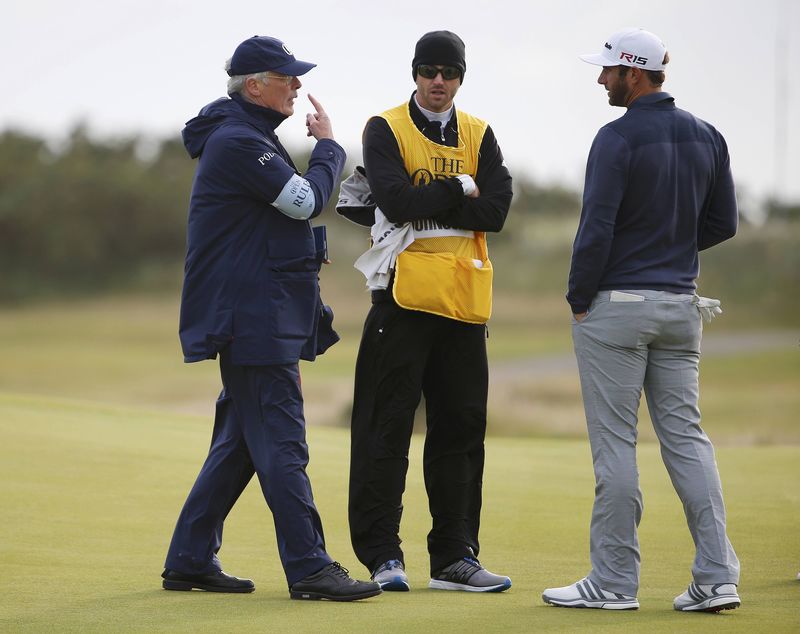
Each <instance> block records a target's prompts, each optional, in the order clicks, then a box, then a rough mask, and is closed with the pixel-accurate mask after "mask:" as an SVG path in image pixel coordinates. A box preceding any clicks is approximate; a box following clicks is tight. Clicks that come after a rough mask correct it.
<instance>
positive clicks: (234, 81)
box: [225, 58, 269, 96]
mask: <svg viewBox="0 0 800 634" xmlns="http://www.w3.org/2000/svg"><path fill="white" fill-rule="evenodd" d="M232 59H233V58H228V60H227V61H226V62H225V71H228V70H230V68H231V60H232ZM251 77H253V78H254V79H257V80H259V81H261V82H263V83H264V84H266V83H267V82H268V81H269V79H268V77H269V75H268V74H267V71H262V72H260V73H250V74H249V75H233V76H232V77H230V78H229V79H228V94H229V95H232V94H233V93H239V94H240V95H242V96H244V85H245V82H246V81H247V80H248V79H250V78H251Z"/></svg>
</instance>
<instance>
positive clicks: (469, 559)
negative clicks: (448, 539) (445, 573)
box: [464, 557, 483, 569]
mask: <svg viewBox="0 0 800 634" xmlns="http://www.w3.org/2000/svg"><path fill="white" fill-rule="evenodd" d="M464 561H466V562H467V563H468V564H472V565H473V566H475V567H476V568H481V569H483V566H481V562H479V561H478V560H477V559H475V558H474V557H464Z"/></svg>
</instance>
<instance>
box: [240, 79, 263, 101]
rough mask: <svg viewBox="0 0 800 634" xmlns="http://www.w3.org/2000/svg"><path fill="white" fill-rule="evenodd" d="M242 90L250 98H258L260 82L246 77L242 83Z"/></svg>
mask: <svg viewBox="0 0 800 634" xmlns="http://www.w3.org/2000/svg"><path fill="white" fill-rule="evenodd" d="M244 89H245V90H246V91H247V94H248V95H250V96H251V97H259V96H260V95H261V82H259V81H258V80H257V79H256V78H255V77H248V78H247V79H246V80H245V82H244Z"/></svg>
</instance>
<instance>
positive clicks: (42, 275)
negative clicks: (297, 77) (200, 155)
mask: <svg viewBox="0 0 800 634" xmlns="http://www.w3.org/2000/svg"><path fill="white" fill-rule="evenodd" d="M299 158H300V160H299V161H298V166H302V165H303V164H304V163H307V160H308V156H307V155H305V156H299ZM194 169H195V163H194V161H192V160H190V159H189V157H188V155H187V153H186V150H185V149H184V147H183V144H182V142H181V140H180V139H179V138H177V137H176V138H171V139H167V140H162V141H159V142H153V143H150V142H148V141H147V140H146V139H144V138H141V137H130V138H124V139H96V138H92V137H90V135H89V134H88V132H87V130H86V128H85V127H84V126H78V127H76V128H75V129H74V130H73V131H72V132H71V134H70V135H69V137H68V138H67V139H66V141H65V142H63V143H62V144H61V145H60V146H58V147H52V146H51V145H49V144H48V143H47V141H46V140H45V139H43V138H39V137H37V136H34V135H30V134H26V133H22V132H19V131H13V130H8V131H5V132H2V133H0V273H1V275H0V302H8V301H12V300H16V299H25V298H29V297H34V296H37V295H50V294H53V293H58V294H67V293H75V292H87V293H92V292H97V291H100V290H105V289H107V288H111V287H114V288H119V287H124V285H125V284H128V283H130V282H131V281H132V280H134V279H136V278H137V277H139V278H141V276H142V275H143V271H144V272H147V271H151V272H152V271H158V270H169V271H172V272H175V271H178V272H179V271H180V262H181V261H182V258H183V253H184V248H185V246H184V245H185V231H186V210H187V204H188V200H189V191H190V189H191V182H192V177H193V174H194ZM301 169H303V168H302V167H301ZM514 191H515V195H514V202H513V206H512V214H511V216H510V221H509V222H510V223H511V227H513V226H514V225H515V223H520V222H523V223H524V222H525V221H524V218H533V217H534V216H535V217H552V218H557V217H566V218H570V219H571V220H572V221H577V216H578V213H579V211H580V196H579V194H578V193H577V192H575V191H573V190H570V189H567V188H564V187H560V186H543V185H540V184H537V183H536V182H534V181H532V180H530V179H528V178H525V177H521V176H520V175H516V174H515V178H514ZM334 203H335V197H334V200H332V201H331V203H329V206H332V205H333V204H334ZM773 207H774V209H770V211H771V212H772V213H774V214H775V216H776V217H798V215H800V213H798V212H800V209H797V208H792V207H786V206H783V207H781V206H779V205H777V203H774V204H773ZM327 218H328V219H332V221H334V222H335V221H337V220H338V219H337V218H336V215H335V214H328V216H327ZM328 221H329V220H327V219H326V222H328ZM342 224H343V226H345V225H349V223H346V222H344V221H342ZM517 226H519V225H518V224H517ZM513 235H514V231H507V232H506V231H504V232H502V233H501V234H499V235H498V236H495V237H494V238H493V244H495V245H497V246H499V247H500V246H502V245H503V243H508V242H510V241H511V240H512V237H511V236H513Z"/></svg>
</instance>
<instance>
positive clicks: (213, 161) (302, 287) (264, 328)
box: [180, 95, 345, 365]
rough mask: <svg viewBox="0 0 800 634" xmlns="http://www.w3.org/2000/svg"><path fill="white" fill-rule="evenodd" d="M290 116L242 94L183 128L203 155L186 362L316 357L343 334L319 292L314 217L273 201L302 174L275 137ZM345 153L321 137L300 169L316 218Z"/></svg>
mask: <svg viewBox="0 0 800 634" xmlns="http://www.w3.org/2000/svg"><path fill="white" fill-rule="evenodd" d="M284 119H286V116H285V115H283V114H281V113H279V112H276V111H273V110H270V109H268V108H263V107H261V106H257V105H255V104H251V103H248V102H246V101H245V100H244V99H242V98H241V97H239V96H238V95H232V96H231V98H230V99H227V98H222V99H219V100H217V101H214V102H213V103H210V104H209V105H207V106H206V107H205V108H203V109H202V110H201V112H200V114H199V115H198V116H197V117H195V118H194V119H192V120H191V121H189V122H188V123H187V124H186V127H185V128H184V130H183V140H184V144H185V145H186V149H187V150H188V152H189V154H190V155H191V156H192V158H197V157H199V162H198V166H197V171H196V173H195V177H194V184H193V186H192V195H191V201H190V204H189V221H188V232H187V248H186V266H185V271H184V283H183V294H182V298H181V313H180V339H181V345H182V347H183V355H184V360H185V361H186V362H192V361H201V360H203V359H213V358H215V357H216V356H217V353H218V352H219V351H220V350H222V349H223V348H225V347H226V346H230V352H231V358H232V362H233V363H234V364H237V365H277V364H287V363H297V362H298V360H299V359H301V358H302V359H308V360H313V359H314V357H315V356H316V355H317V354H321V353H322V352H323V351H324V349H326V348H327V347H328V346H330V345H332V344H333V343H335V342H336V341H337V340H338V336H337V335H336V333H335V332H334V331H333V329H332V327H331V321H332V318H333V316H332V313H331V312H330V309H329V308H327V307H326V306H324V305H323V304H322V301H321V299H320V296H319V279H318V273H319V269H320V264H321V261H322V259H323V253H322V251H321V250H320V249H319V248H318V247H317V246H316V245H315V233H316V232H317V231H318V230H319V228H317V229H314V230H312V227H311V223H310V222H309V221H308V220H297V219H295V218H291V217H289V216H287V215H284V214H283V213H282V212H281V211H279V210H278V209H277V208H276V207H274V206H273V205H272V203H273V202H274V201H275V199H276V198H277V197H278V195H279V194H280V192H281V191H282V190H283V188H284V186H285V185H286V183H287V182H288V181H289V180H290V179H291V178H292V177H293V176H294V175H296V174H298V172H297V170H296V168H295V166H294V164H293V163H292V160H291V158H290V157H289V154H288V153H287V152H286V150H285V149H284V147H283V146H282V145H281V143H280V141H279V140H278V137H277V136H276V134H275V128H277V127H278V125H280V124H281V123H282V122H283V120H284ZM344 162H345V152H344V150H343V149H342V147H341V146H340V145H339V144H338V143H336V142H335V141H333V140H332V139H321V140H320V141H319V142H318V143H317V144H316V146H315V148H314V151H313V152H312V153H311V158H310V160H309V168H308V171H307V172H306V173H305V174H304V175H303V178H305V179H306V180H307V181H308V184H309V185H310V187H311V190H312V191H313V193H314V198H315V201H316V202H315V207H314V212H313V214H312V217H314V216H316V215H318V214H319V213H320V212H321V211H322V208H323V206H324V204H325V203H326V202H327V200H328V198H329V197H330V195H331V192H332V191H333V188H334V186H335V185H336V184H337V183H338V182H339V178H340V176H341V173H342V169H343V168H344Z"/></svg>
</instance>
